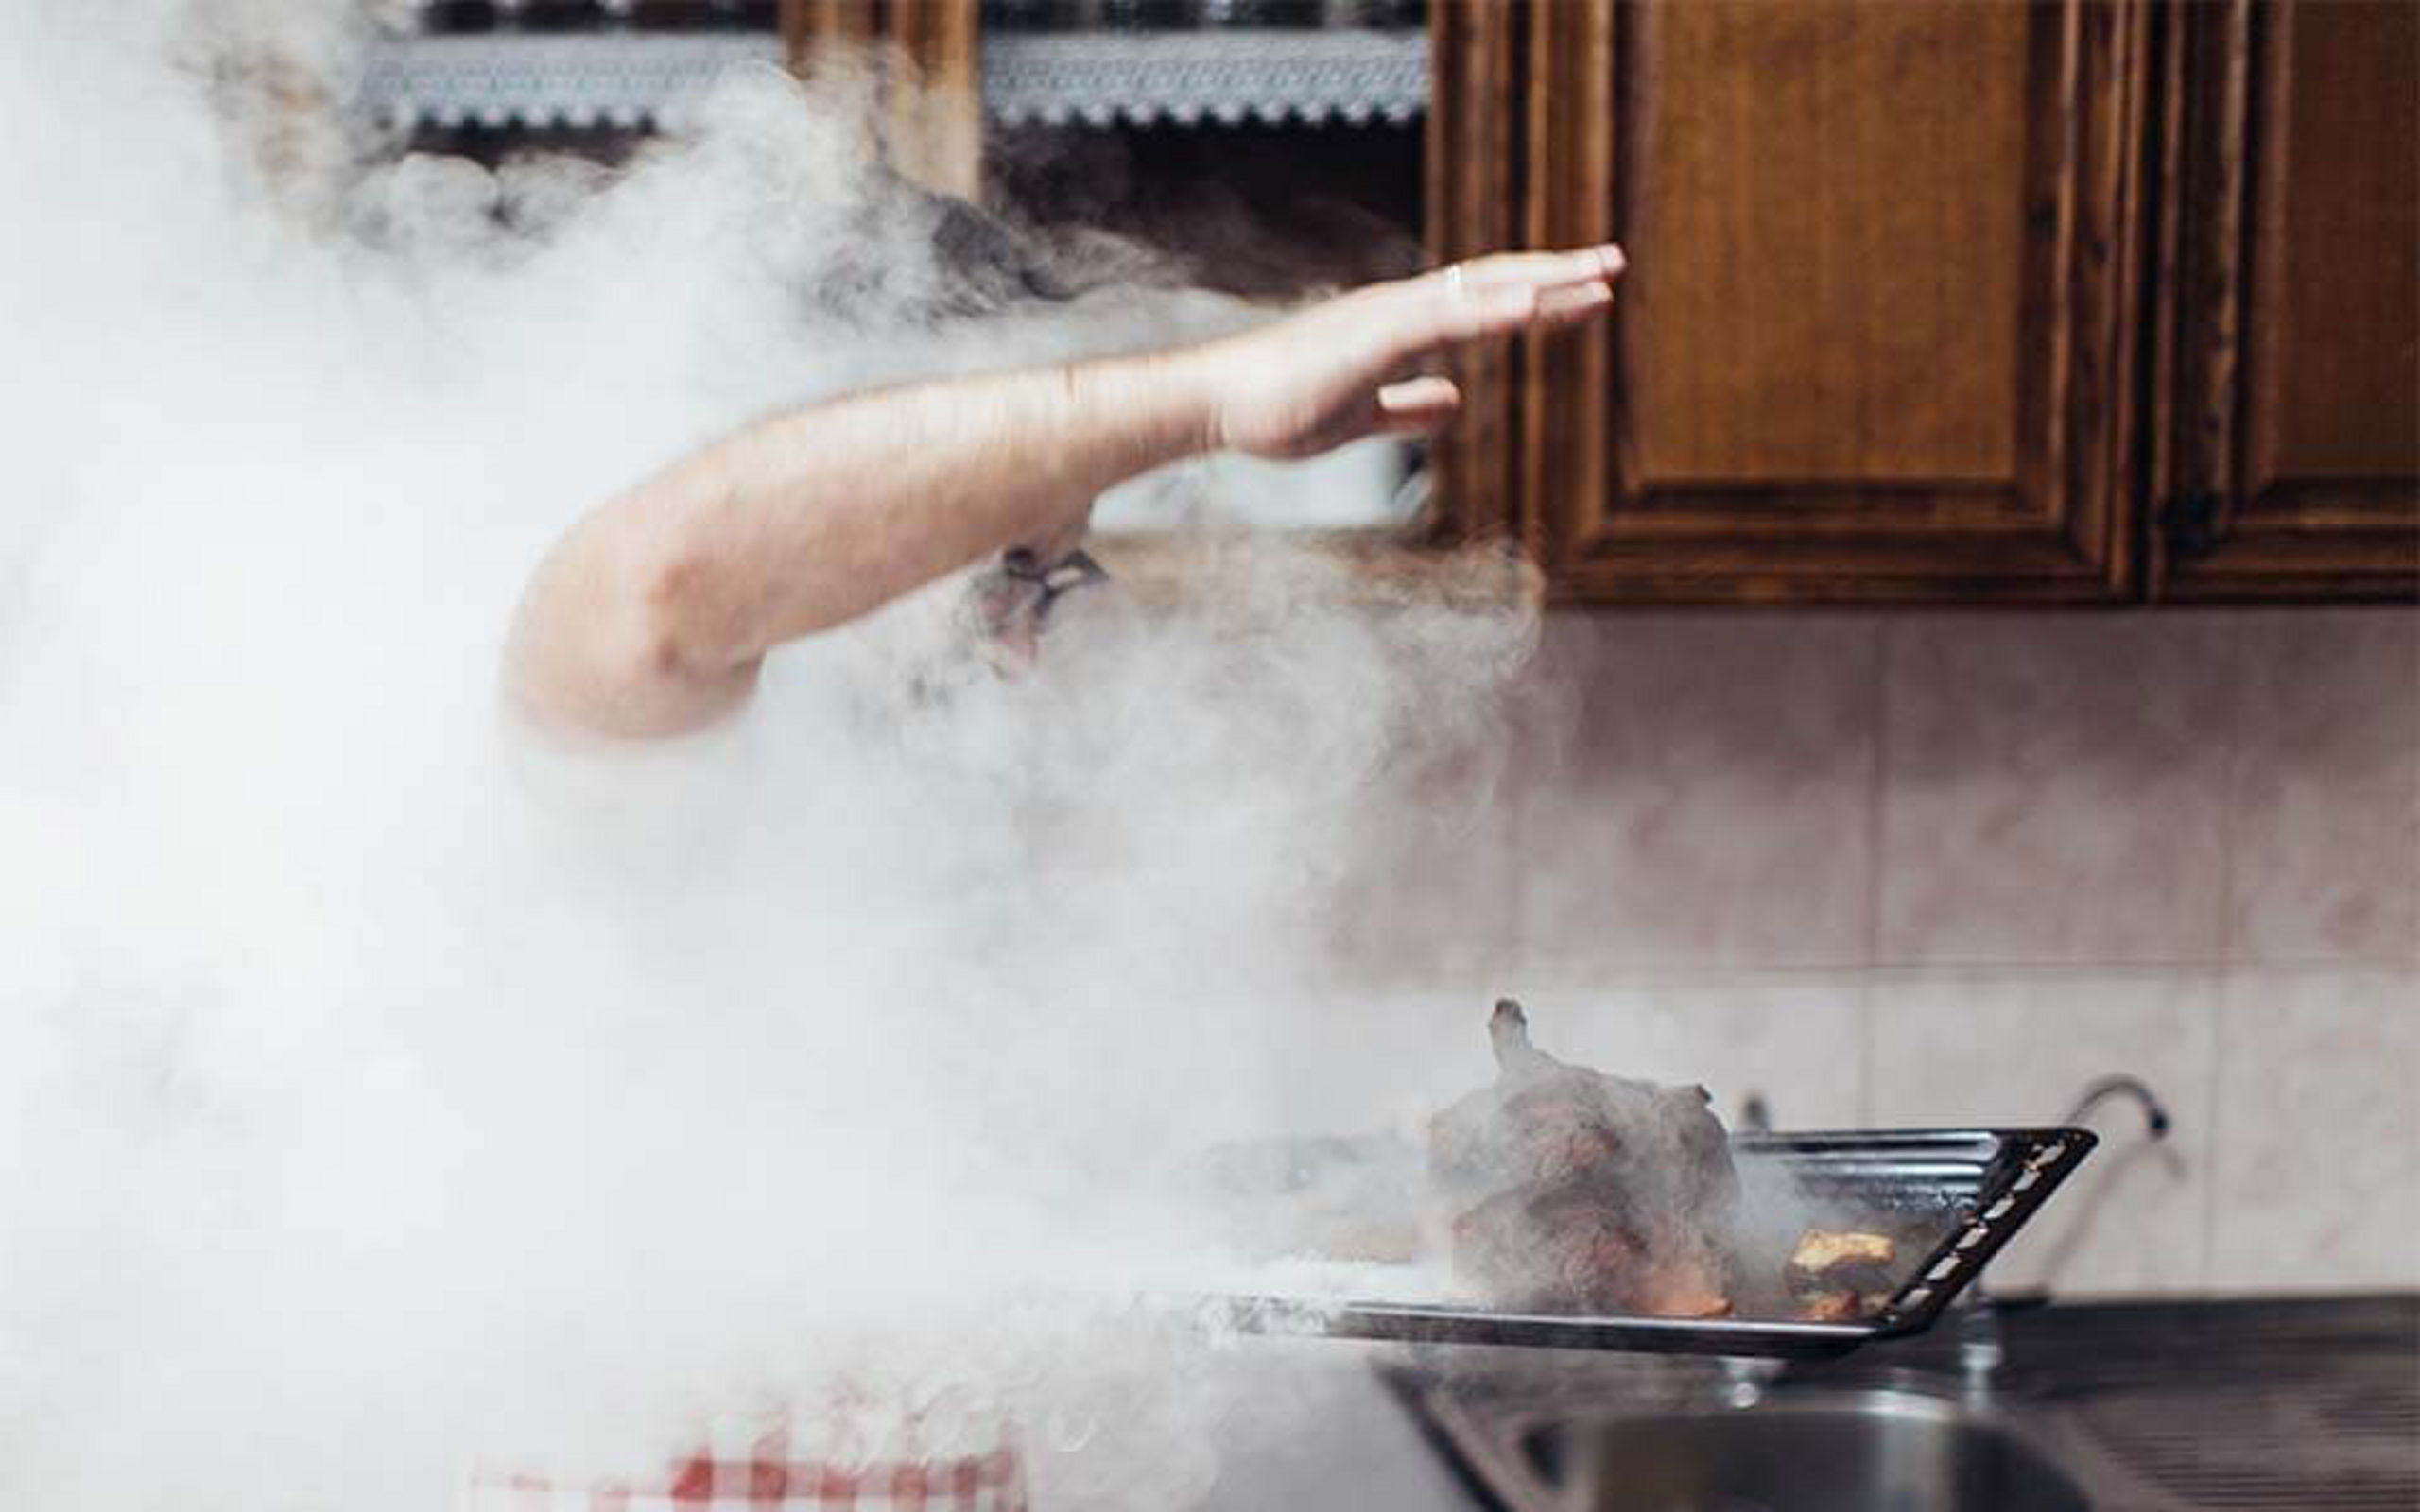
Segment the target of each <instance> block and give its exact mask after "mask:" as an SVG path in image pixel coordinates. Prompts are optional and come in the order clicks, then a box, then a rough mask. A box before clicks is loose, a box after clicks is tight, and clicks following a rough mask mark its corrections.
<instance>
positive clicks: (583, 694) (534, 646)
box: [507, 561, 759, 739]
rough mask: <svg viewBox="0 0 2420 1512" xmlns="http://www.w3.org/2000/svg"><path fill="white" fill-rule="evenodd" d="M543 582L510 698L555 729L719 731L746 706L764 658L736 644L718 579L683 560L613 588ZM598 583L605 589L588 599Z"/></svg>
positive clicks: (521, 641)
mask: <svg viewBox="0 0 2420 1512" xmlns="http://www.w3.org/2000/svg"><path fill="white" fill-rule="evenodd" d="M550 576H556V575H550V574H547V573H544V572H542V573H541V575H540V579H539V581H538V582H537V583H535V584H533V585H532V591H531V593H530V594H529V596H528V598H527V600H525V602H524V603H523V606H522V611H521V614H520V617H519V621H518V623H517V625H516V627H515V628H514V632H513V637H512V646H511V650H510V655H509V658H508V665H507V687H508V692H509V694H510V698H511V701H512V703H513V704H514V706H515V707H516V708H518V709H519V710H520V711H521V713H523V714H524V715H526V716H527V717H528V718H529V719H530V720H531V721H532V722H534V723H536V724H538V725H540V726H543V727H544V728H547V729H550V730H558V731H562V732H566V733H572V734H581V735H596V736H604V737H608V738H613V739H656V738H662V737H666V736H671V735H679V734H685V733H688V732H690V731H692V730H700V729H703V728H704V727H706V726H708V725H711V724H714V723H716V722H717V721H719V720H720V719H722V718H723V717H725V716H726V715H728V714H730V713H733V712H734V711H735V710H736V709H738V708H739V707H740V706H741V705H742V704H744V703H746V702H747V700H748V697H749V695H750V694H751V693H752V691H753V690H754V688H755V683H756V669H757V664H758V660H759V659H758V657H757V656H756V655H755V654H754V653H752V652H750V651H748V650H746V649H745V647H744V646H742V645H740V644H738V643H737V642H735V640H734V639H733V638H731V636H730V635H729V630H730V628H731V621H730V616H729V615H728V613H727V612H724V611H721V610H718V609H717V602H716V592H715V589H714V586H713V584H712V583H711V581H710V580H708V576H707V575H706V574H705V573H704V572H703V571H702V570H701V569H700V568H699V567H698V566H697V565H696V564H694V563H687V562H681V561H673V562H668V563H666V564H664V565H661V566H656V567H650V568H648V569H647V570H646V571H644V572H642V573H639V574H637V575H635V579H634V580H633V579H631V578H626V579H625V580H624V581H623V582H622V583H621V584H620V585H619V586H618V590H616V589H614V588H605V587H604V585H602V584H595V583H594V580H593V579H591V580H590V584H584V585H583V584H567V583H564V582H562V581H559V580H558V581H549V580H548V579H549V578H550ZM592 585H593V586H594V587H596V588H599V589H602V590H603V591H601V592H580V591H577V590H578V589H579V588H580V587H587V586H592Z"/></svg>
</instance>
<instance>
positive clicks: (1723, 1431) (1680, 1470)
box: [1522, 1390, 2092, 1512]
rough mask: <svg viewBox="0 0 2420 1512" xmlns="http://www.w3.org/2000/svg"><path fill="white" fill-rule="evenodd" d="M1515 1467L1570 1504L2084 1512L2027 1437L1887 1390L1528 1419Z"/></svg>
mask: <svg viewBox="0 0 2420 1512" xmlns="http://www.w3.org/2000/svg"><path fill="white" fill-rule="evenodd" d="M1522 1449H1523V1457H1524V1458H1525V1459H1526V1460H1527V1461H1528V1465H1527V1466H1526V1467H1525V1468H1526V1469H1530V1471H1531V1472H1532V1473H1534V1474H1535V1475H1536V1476H1537V1477H1538V1479H1539V1480H1541V1481H1543V1482H1545V1483H1547V1486H1548V1487H1550V1488H1551V1504H1553V1505H1555V1506H1558V1507H1568V1508H1571V1509H1573V1512H1582V1509H1585V1512H2089V1509H2090V1507H2091V1505H2092V1503H2091V1501H2090V1499H2089V1498H2087V1497H2086V1496H2085V1495H2084V1493H2083V1488H2082V1487H2080V1486H2077V1484H2076V1483H2075V1482H2074V1481H2073V1480H2071V1479H2070V1478H2068V1476H2067V1475H2066V1472H2064V1471H2063V1470H2061V1469H2059V1468H2058V1467H2057V1466H2056V1465H2054V1464H2052V1463H2051V1461H2050V1460H2049V1458H2048V1456H2047V1455H2046V1454H2045V1452H2043V1451H2042V1450H2041V1449H2039V1448H2037V1447H2035V1445H2034V1443H2033V1442H2032V1441H2031V1438H2030V1437H2029V1436H2028V1435H2026V1434H2025V1432H2024V1431H2023V1430H2022V1429H2021V1428H2020V1427H2018V1426H2017V1425H2015V1424H2014V1423H2013V1422H2011V1421H2010V1420H2008V1419H2006V1418H2004V1417H2000V1416H1999V1415H1997V1414H1995V1413H1984V1412H1973V1411H1969V1410H1967V1409H1965V1408H1963V1407H1962V1406H1960V1405H1959V1404H1958V1403H1956V1402H1955V1401H1952V1400H1946V1399H1944V1398H1941V1397H1936V1396H1928V1395H1918V1394H1916V1393H1913V1392H1907V1391H1895V1390H1870V1391H1831V1390H1824V1391H1797V1392H1792V1391H1781V1392H1776V1393H1774V1394H1773V1395H1772V1396H1771V1397H1768V1398H1766V1399H1765V1400H1763V1401H1761V1402H1759V1403H1758V1404H1756V1405H1755V1406H1753V1407H1745V1408H1708V1409H1703V1410H1687V1411H1678V1412H1658V1413H1650V1414H1646V1415H1641V1416H1628V1415H1625V1416H1608V1417H1589V1418H1582V1419H1574V1420H1569V1421H1563V1422H1553V1423H1547V1424H1544V1425H1540V1426H1537V1427H1533V1428H1532V1429H1531V1430H1530V1432H1529V1433H1528V1434H1527V1435H1524V1439H1523V1444H1522Z"/></svg>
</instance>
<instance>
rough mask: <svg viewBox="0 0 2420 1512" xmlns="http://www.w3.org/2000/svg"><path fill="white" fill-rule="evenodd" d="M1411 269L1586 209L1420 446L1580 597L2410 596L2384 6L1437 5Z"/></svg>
mask: <svg viewBox="0 0 2420 1512" xmlns="http://www.w3.org/2000/svg"><path fill="white" fill-rule="evenodd" d="M1434 35H1435V38H1436V45H1437V48H1438V52H1439V65H1438V74H1437V77H1438V80H1439V82H1438V90H1437V98H1436V101H1435V112H1436V116H1437V119H1436V120H1435V121H1433V122H1432V126H1431V143H1432V147H1435V148H1438V149H1439V161H1438V162H1437V163H1433V164H1432V167H1431V180H1430V181H1431V185H1432V205H1431V210H1430V215H1431V242H1432V248H1433V250H1434V251H1435V252H1436V253H1437V255H1439V256H1440V257H1445V256H1458V255H1466V254H1468V253H1470V252H1474V251H1478V250H1481V249H1484V248H1485V247H1486V246H1488V245H1493V244H1501V243H1502V242H1503V241H1505V240H1508V239H1511V240H1517V241H1519V242H1522V243H1525V244H1528V245H1532V246H1561V245H1567V244H1571V243H1577V242H1584V241H1592V240H1599V239H1607V238H1611V239H1618V240H1620V241H1621V242H1623V243H1624V244H1625V245H1626V246H1627V247H1628V248H1629V249H1630V250H1631V253H1632V257H1633V270H1632V272H1631V274H1630V276H1629V278H1628V280H1627V281H1626V283H1625V285H1624V287H1623V289H1622V291H1621V297H1620V301H1619V303H1618V306H1617V309H1616V316H1615V318H1614V319H1613V320H1611V321H1610V322H1609V323H1607V324H1606V325H1605V326H1603V327H1601V328H1598V329H1595V330H1592V331H1589V332H1585V333H1580V334H1570V335H1558V336H1554V337H1550V338H1547V339H1546V340H1544V341H1540V342H1535V343H1532V344H1531V345H1530V348H1529V350H1528V351H1526V352H1524V353H1522V354H1521V356H1520V357H1519V358H1518V360H1516V361H1514V362H1513V363H1512V364H1511V365H1509V366H1506V365H1503V364H1500V363H1497V362H1496V361H1495V359H1492V358H1485V357H1482V358H1480V359H1478V360H1476V361H1475V362H1473V363H1472V364H1470V365H1468V367H1467V369H1466V370H1465V372H1464V379H1465V385H1466V387H1469V388H1470V389H1471V392H1472V398H1473V401H1474V406H1473V407H1474V411H1475V417H1474V418H1475V420H1476V421H1477V424H1476V426H1475V428H1474V434H1473V435H1472V436H1471V437H1470V438H1467V439H1465V440H1464V441H1463V442H1461V443H1460V444H1459V445H1458V446H1457V447H1455V448H1454V449H1453V451H1452V452H1451V453H1450V454H1449V455H1448V456H1447V458H1446V465H1445V469H1444V473H1443V475H1444V478H1445V481H1446V482H1447V484H1448V485H1449V486H1450V487H1451V488H1453V489H1454V490H1458V491H1463V492H1469V493H1472V494H1477V495H1481V496H1493V497H1501V498H1503V499H1505V500H1506V501H1507V503H1506V505H1505V507H1504V512H1505V514H1506V515H1507V516H1508V518H1509V520H1510V522H1511V526H1512V528H1513V529H1515V530H1516V531H1517V532H1518V533H1519V534H1520V536H1521V537H1522V539H1523V541H1524V542H1525V544H1526V545H1527V546H1528V547H1529V549H1530V552H1531V553H1532V554H1533V555H1534V556H1535V557H1536V558H1538V559H1540V560H1541V561H1542V562H1544V563H1545V565H1546V569H1547V576H1548V579H1549V581H1550V583H1551V585H1552V591H1553V592H1554V593H1555V594H1557V595H1558V596H1560V597H1563V598H1565V599H1574V600H1582V601H1591V602H1600V603H1633V602H1699V603H1725V602H1729V603H1738V602H1755V601H1780V602H1792V603H1872V602H1898V601H1914V602H2014V601H2043V602H2096V601H2097V602H2133V601H2139V600H2142V599H2144V598H2152V599H2186V598H2275V599H2290V600H2298V601H2325V600H2342V599H2361V598H2382V597H2393V598H2409V597H2412V596H2415V594H2420V292H2415V291H2420V146H2416V145H2415V144H2420V106H2416V105H2415V75H2420V5H2415V4H2414V3H2413V0H2207V3H2200V4H2189V5H2188V4H2172V3H2164V0H2035V3H2031V4H2014V3H2012V4H1997V3H1989V0H1984V3H1975V0H1922V3H1919V0H1887V3H1886V0H1871V3H1869V0H1824V3H1806V4H1772V3H1768V0H1563V3H1554V4H1546V3H1540V4H1527V5H1525V4H1512V3H1503V0H1460V3H1450V4H1447V5H1445V6H1443V8H1442V9H1441V12H1440V14H1439V16H1438V20H1437V25H1436V28H1435V33H1434Z"/></svg>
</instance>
